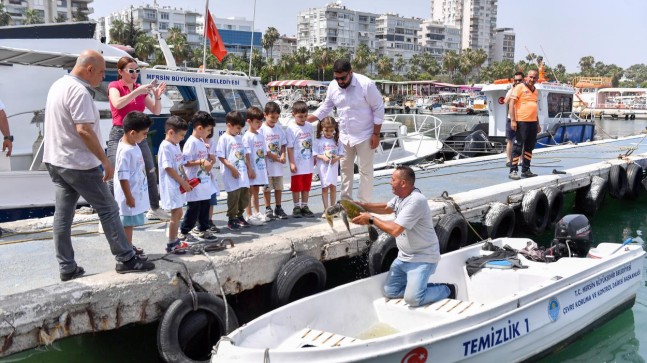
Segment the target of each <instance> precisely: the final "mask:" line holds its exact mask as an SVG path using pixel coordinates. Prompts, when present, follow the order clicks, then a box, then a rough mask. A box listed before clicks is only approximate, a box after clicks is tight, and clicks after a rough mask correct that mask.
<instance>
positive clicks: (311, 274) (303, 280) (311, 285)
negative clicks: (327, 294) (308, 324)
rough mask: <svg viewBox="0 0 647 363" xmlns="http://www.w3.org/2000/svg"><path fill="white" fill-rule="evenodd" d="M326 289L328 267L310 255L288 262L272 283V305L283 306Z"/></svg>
mask: <svg viewBox="0 0 647 363" xmlns="http://www.w3.org/2000/svg"><path fill="white" fill-rule="evenodd" d="M325 287H326V267H324V265H323V263H321V261H319V260H317V259H316V258H314V257H312V256H308V255H300V256H296V257H294V258H291V259H290V260H288V262H286V263H285V265H283V267H281V270H279V274H278V276H277V277H276V280H274V282H273V283H272V305H273V306H274V307H279V306H283V305H285V304H287V303H290V302H292V301H296V300H299V299H301V298H304V297H306V296H310V295H313V294H316V293H318V292H321V291H323V290H324V288H325Z"/></svg>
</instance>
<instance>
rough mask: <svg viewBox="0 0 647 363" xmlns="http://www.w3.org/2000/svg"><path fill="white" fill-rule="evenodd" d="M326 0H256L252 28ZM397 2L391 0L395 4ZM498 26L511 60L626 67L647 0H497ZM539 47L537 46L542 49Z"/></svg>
mask: <svg viewBox="0 0 647 363" xmlns="http://www.w3.org/2000/svg"><path fill="white" fill-rule="evenodd" d="M152 2H153V1H152V0H150V1H142V0H109V1H108V0H95V1H94V2H93V3H92V5H91V6H92V7H93V8H94V14H92V16H91V17H93V18H97V17H100V16H105V15H107V14H109V13H111V12H113V11H117V10H121V9H124V8H126V7H128V6H130V5H131V4H133V5H135V6H137V5H140V4H152ZM328 2H329V1H326V0H279V1H277V0H274V1H269V0H258V1H257V4H256V26H255V27H256V28H257V29H259V30H265V29H267V27H269V26H274V27H275V28H277V29H278V30H279V31H280V32H281V33H285V34H288V35H293V34H295V33H296V17H297V14H298V12H299V11H301V10H304V9H307V8H318V7H322V6H324V5H325V4H326V3H328ZM158 3H159V5H162V6H164V5H166V6H173V7H178V8H179V7H182V8H184V9H191V10H197V11H203V9H204V4H205V2H204V1H203V0H188V1H187V0H185V1H183V2H181V4H182V5H179V3H180V1H178V0H158ZM343 4H344V5H346V6H347V7H348V8H351V9H354V10H361V11H370V12H373V13H378V14H380V13H386V12H391V13H398V14H400V15H401V16H415V17H420V18H428V17H429V16H430V11H431V6H430V1H429V0H400V1H393V0H345V1H343ZM396 4H397V5H396ZM498 4H499V7H498V10H499V14H498V17H497V26H498V27H512V28H514V30H515V33H516V36H517V38H516V54H515V61H518V60H520V59H523V58H525V56H526V55H527V54H528V51H527V50H526V48H527V49H528V50H529V51H530V52H533V53H536V54H540V55H543V56H544V59H545V60H547V63H548V64H549V65H551V66H555V65H557V64H558V63H562V64H564V65H565V66H566V69H567V71H568V72H578V71H579V68H578V61H579V60H580V58H581V57H583V56H588V55H591V56H593V57H595V60H596V61H602V62H604V63H607V64H610V63H614V64H616V65H618V66H620V67H623V68H627V67H629V66H630V65H632V64H636V63H647V46H645V43H646V42H647V21H645V15H646V14H647V0H614V1H612V2H609V1H603V0H542V1H529V0H499V1H498ZM253 6H254V1H253V0H236V1H231V0H210V2H209V9H210V10H211V12H212V13H213V15H214V16H215V17H232V16H236V17H245V18H247V19H249V20H251V19H252V14H253ZM542 48H543V51H542Z"/></svg>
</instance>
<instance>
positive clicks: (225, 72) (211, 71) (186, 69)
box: [152, 64, 247, 77]
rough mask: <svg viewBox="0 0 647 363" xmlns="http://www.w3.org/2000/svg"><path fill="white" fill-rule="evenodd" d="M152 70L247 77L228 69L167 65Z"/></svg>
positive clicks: (242, 73)
mask: <svg viewBox="0 0 647 363" xmlns="http://www.w3.org/2000/svg"><path fill="white" fill-rule="evenodd" d="M152 69H158V70H160V69H161V70H169V71H183V72H193V73H204V74H215V75H222V76H242V77H247V73H245V72H241V71H230V70H228V69H202V68H193V67H169V66H167V65H159V64H158V65H156V66H153V68H152Z"/></svg>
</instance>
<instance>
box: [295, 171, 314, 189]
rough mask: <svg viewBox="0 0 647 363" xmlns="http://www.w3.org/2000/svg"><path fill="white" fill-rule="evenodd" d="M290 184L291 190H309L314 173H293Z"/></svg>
mask: <svg viewBox="0 0 647 363" xmlns="http://www.w3.org/2000/svg"><path fill="white" fill-rule="evenodd" d="M290 184H291V185H290V191H292V192H309V191H310V185H312V173H310V174H301V175H292V177H291V178H290Z"/></svg>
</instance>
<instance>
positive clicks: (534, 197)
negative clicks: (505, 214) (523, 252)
mask: <svg viewBox="0 0 647 363" xmlns="http://www.w3.org/2000/svg"><path fill="white" fill-rule="evenodd" d="M521 216H522V220H523V225H524V226H525V227H526V228H527V229H528V232H530V233H532V234H534V235H539V234H541V233H542V232H544V230H545V229H546V226H548V198H546V194H544V192H543V191H542V190H541V189H533V190H530V191H528V192H527V193H526V194H524V196H523V199H522V200H521Z"/></svg>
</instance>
